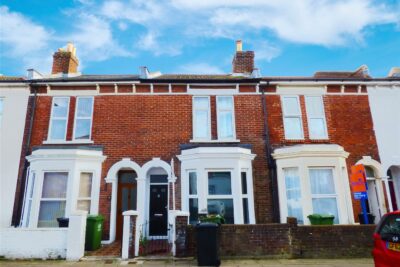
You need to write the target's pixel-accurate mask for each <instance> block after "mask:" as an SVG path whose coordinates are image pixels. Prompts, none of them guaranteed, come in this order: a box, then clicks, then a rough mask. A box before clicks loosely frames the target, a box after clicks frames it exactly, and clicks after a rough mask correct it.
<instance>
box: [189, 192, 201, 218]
mask: <svg viewBox="0 0 400 267" xmlns="http://www.w3.org/2000/svg"><path fill="white" fill-rule="evenodd" d="M189 213H190V217H189V222H190V224H196V223H197V222H198V221H199V204H198V199H197V198H189Z"/></svg>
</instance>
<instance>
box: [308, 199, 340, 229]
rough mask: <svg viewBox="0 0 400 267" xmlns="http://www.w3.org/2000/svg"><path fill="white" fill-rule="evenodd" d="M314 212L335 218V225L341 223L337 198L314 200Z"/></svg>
mask: <svg viewBox="0 0 400 267" xmlns="http://www.w3.org/2000/svg"><path fill="white" fill-rule="evenodd" d="M312 204H313V212H314V213H318V214H329V215H333V216H335V220H334V222H335V223H339V216H338V211H337V203H336V198H334V197H333V198H313V200H312Z"/></svg>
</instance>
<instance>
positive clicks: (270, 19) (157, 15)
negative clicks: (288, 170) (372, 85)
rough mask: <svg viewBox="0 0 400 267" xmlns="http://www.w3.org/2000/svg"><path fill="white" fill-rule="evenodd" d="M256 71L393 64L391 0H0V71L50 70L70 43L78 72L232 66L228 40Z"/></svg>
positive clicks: (395, 35)
mask: <svg viewBox="0 0 400 267" xmlns="http://www.w3.org/2000/svg"><path fill="white" fill-rule="evenodd" d="M238 39H241V40H242V41H243V50H253V51H255V60H256V67H258V68H259V69H260V71H261V74H262V75H264V76H311V75H313V73H314V72H316V71H320V70H325V71H327V70H333V71H335V70H336V71H342V70H348V71H352V70H355V69H357V68H358V67H359V66H361V65H363V64H366V65H367V66H368V67H369V71H370V75H372V76H373V77H385V76H386V75H387V74H388V72H389V70H390V68H391V67H394V66H400V0H382V1H375V0H336V1H333V0H275V1H272V0H218V1H213V0H169V1H167V0H165V1H162V0H158V1H155V0H145V1H143V0H125V1H122V0H112V1H95V0H71V1H65V0H51V1H45V0H29V1H28V0H18V1H17V0H1V1H0V74H3V75H16V76H23V75H26V70H27V69H29V68H34V69H36V70H38V71H39V72H41V73H43V74H49V73H50V71H51V64H52V55H53V53H54V52H55V51H57V49H58V48H60V47H65V45H66V43H67V42H73V43H74V44H75V46H76V48H77V56H78V58H79V61H80V65H79V70H80V71H81V72H82V73H83V74H137V73H138V72H139V66H147V67H148V68H149V70H150V71H161V72H162V73H165V74H166V73H197V74H220V73H230V72H231V71H232V66H231V62H232V57H233V54H234V52H235V41H236V40H238Z"/></svg>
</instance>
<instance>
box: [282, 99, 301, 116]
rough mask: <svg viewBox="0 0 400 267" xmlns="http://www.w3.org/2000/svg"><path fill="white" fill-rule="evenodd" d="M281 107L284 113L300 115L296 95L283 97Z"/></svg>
mask: <svg viewBox="0 0 400 267" xmlns="http://www.w3.org/2000/svg"><path fill="white" fill-rule="evenodd" d="M283 107H284V111H285V112H284V114H285V115H300V106H299V102H298V98H297V97H284V98H283Z"/></svg>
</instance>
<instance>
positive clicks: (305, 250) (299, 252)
mask: <svg viewBox="0 0 400 267" xmlns="http://www.w3.org/2000/svg"><path fill="white" fill-rule="evenodd" d="M289 222H290V223H286V224H255V225H222V226H221V228H220V231H219V237H220V255H221V257H267V258H350V257H369V256H371V250H372V247H373V239H372V235H373V232H374V229H375V225H323V226H322V225H321V226H298V225H297V221H296V220H292V218H291V220H289ZM186 235H187V236H186V237H187V238H186V241H187V242H186V250H185V251H184V252H182V251H181V252H180V253H181V254H179V255H184V256H195V255H196V232H195V229H194V227H192V226H188V228H187V231H186Z"/></svg>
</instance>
